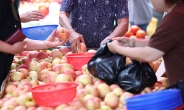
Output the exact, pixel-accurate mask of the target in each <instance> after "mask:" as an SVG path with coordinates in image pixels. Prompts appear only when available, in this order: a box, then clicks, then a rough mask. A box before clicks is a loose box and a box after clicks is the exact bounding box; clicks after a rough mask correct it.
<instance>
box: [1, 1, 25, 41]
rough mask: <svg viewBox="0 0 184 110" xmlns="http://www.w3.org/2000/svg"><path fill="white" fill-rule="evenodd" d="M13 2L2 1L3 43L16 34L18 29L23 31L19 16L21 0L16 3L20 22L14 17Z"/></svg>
mask: <svg viewBox="0 0 184 110" xmlns="http://www.w3.org/2000/svg"><path fill="white" fill-rule="evenodd" d="M11 2H12V1H11V0H0V40H3V41H4V40H5V39H6V38H7V37H9V36H10V35H11V34H12V33H13V32H15V30H16V29H17V28H19V29H21V22H20V17H19V15H18V4H19V0H15V2H14V6H15V8H16V12H17V13H16V14H17V16H18V19H19V20H16V19H15V17H14V15H13V12H12V8H11ZM15 25H16V27H15Z"/></svg>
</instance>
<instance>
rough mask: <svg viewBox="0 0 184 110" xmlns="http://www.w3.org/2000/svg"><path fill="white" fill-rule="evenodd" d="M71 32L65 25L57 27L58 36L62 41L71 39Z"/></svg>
mask: <svg viewBox="0 0 184 110" xmlns="http://www.w3.org/2000/svg"><path fill="white" fill-rule="evenodd" d="M69 36H70V33H69V31H68V30H67V29H65V28H63V27H57V29H56V37H57V38H59V39H60V40H61V41H63V40H66V39H69Z"/></svg>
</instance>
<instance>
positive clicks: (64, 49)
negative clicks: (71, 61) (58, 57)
mask: <svg viewBox="0 0 184 110" xmlns="http://www.w3.org/2000/svg"><path fill="white" fill-rule="evenodd" d="M59 51H61V52H62V53H63V55H66V53H68V52H70V51H71V50H70V49H69V48H68V47H61V48H59Z"/></svg>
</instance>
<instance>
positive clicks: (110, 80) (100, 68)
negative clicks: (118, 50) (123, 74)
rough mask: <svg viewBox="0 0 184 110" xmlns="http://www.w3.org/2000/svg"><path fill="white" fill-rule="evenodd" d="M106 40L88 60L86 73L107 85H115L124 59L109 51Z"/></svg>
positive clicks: (123, 64)
mask: <svg viewBox="0 0 184 110" xmlns="http://www.w3.org/2000/svg"><path fill="white" fill-rule="evenodd" d="M108 42H111V40H107V41H106V43H104V44H103V45H102V46H101V47H100V48H99V49H98V50H97V51H96V53H95V55H94V56H93V57H92V58H91V59H90V61H89V62H88V64H87V68H88V71H89V72H90V74H92V75H93V76H95V77H97V78H99V79H101V80H103V81H104V82H106V83H107V84H115V83H116V80H117V77H118V75H119V73H120V71H121V70H122V69H123V68H124V67H125V61H126V58H125V57H123V56H122V55H118V54H113V53H112V52H110V51H109V49H108V47H107V43H108Z"/></svg>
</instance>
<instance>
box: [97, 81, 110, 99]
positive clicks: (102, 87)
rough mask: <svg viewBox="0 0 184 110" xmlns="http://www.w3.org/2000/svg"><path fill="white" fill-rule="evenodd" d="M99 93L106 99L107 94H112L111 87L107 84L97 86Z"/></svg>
mask: <svg viewBox="0 0 184 110" xmlns="http://www.w3.org/2000/svg"><path fill="white" fill-rule="evenodd" d="M97 88H98V91H99V93H100V95H99V96H100V97H101V98H105V96H106V94H107V93H108V92H111V89H110V87H109V85H107V84H106V83H100V84H98V85H97Z"/></svg>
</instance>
